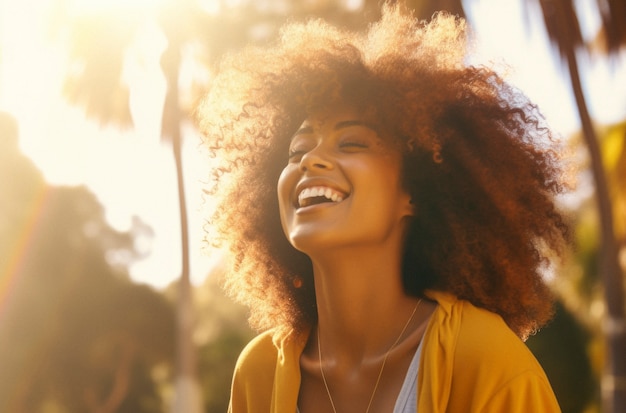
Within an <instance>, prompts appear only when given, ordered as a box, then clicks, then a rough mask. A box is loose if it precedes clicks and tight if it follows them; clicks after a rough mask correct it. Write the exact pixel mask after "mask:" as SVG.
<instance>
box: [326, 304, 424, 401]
mask: <svg viewBox="0 0 626 413" xmlns="http://www.w3.org/2000/svg"><path fill="white" fill-rule="evenodd" d="M421 302H422V299H421V298H420V299H419V301H418V302H417V304H416V305H415V308H414V309H413V312H412V313H411V317H409V319H408V321H407V322H406V324H405V325H404V328H402V331H401V332H400V335H399V336H398V338H397V339H396V341H394V343H393V344H392V345H391V347H389V350H387V353H386V354H385V357H384V358H383V364H382V365H381V366H380V371H379V372H378V377H377V378H376V384H375V385H374V390H373V391H372V395H371V396H370V401H369V403H368V404H367V409H366V410H365V413H369V411H370V407H371V406H372V401H373V400H374V395H375V394H376V390H378V384H379V383H380V378H381V377H382V375H383V370H384V369H385V363H387V357H388V356H389V353H391V350H393V349H394V347H395V346H396V345H397V344H398V343H399V342H400V339H401V338H402V336H403V335H404V332H405V331H406V329H407V328H408V327H409V324H411V320H413V316H415V313H416V312H417V307H419V305H420V303H421ZM317 356H318V359H319V363H320V373H322V381H323V382H324V387H325V388H326V394H328V400H330V405H331V406H332V408H333V412H334V413H337V409H336V408H335V402H334V401H333V396H331V395H330V389H329V388H328V383H327V382H326V376H325V375H324V369H323V368H322V345H321V343H320V328H319V324H318V326H317Z"/></svg>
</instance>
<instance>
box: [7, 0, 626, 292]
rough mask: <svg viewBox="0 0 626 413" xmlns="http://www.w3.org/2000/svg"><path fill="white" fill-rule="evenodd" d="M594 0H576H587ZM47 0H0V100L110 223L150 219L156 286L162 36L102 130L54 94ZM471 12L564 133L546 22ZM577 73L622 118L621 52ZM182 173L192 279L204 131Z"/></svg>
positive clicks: (162, 197) (55, 175)
mask: <svg viewBox="0 0 626 413" xmlns="http://www.w3.org/2000/svg"><path fill="white" fill-rule="evenodd" d="M593 1H595V0H580V1H579V2H578V4H579V5H580V7H581V9H582V10H591V8H590V7H589V6H588V5H589V4H592V2H593ZM45 4H47V1H46V0H22V1H16V0H0V110H2V111H7V112H9V113H11V114H12V115H13V116H15V117H16V118H17V119H18V122H19V124H20V145H21V148H22V151H23V152H24V154H26V155H27V156H28V157H30V158H31V159H32V160H33V162H35V164H36V165H37V166H38V167H39V169H40V170H41V171H42V172H43V173H44V176H45V178H46V180H47V181H48V182H49V183H51V184H54V185H86V186H87V187H88V188H89V189H90V190H92V191H93V192H94V193H95V194H96V196H97V197H98V198H99V200H100V201H101V202H102V204H103V205H104V207H105V209H106V216H107V220H108V221H109V223H110V224H111V225H112V226H113V227H114V228H116V229H119V230H129V229H130V228H131V226H132V221H133V217H139V218H140V219H141V220H142V221H144V222H145V223H146V224H147V225H149V226H150V227H152V229H153V231H154V237H153V238H152V239H150V240H149V239H140V240H139V246H140V247H141V249H142V250H145V251H150V254H149V256H148V257H147V258H145V259H143V260H140V261H138V262H136V263H135V264H133V265H132V266H131V268H130V275H131V277H132V278H133V279H134V280H135V281H137V282H140V283H148V284H150V285H152V286H154V287H156V288H162V287H165V286H166V285H168V284H169V283H170V282H172V281H173V280H175V279H176V278H178V277H179V275H180V260H181V259H180V247H179V245H180V232H179V228H178V205H177V202H178V200H177V194H176V181H175V178H176V176H175V169H174V162H173V157H172V154H171V149H170V147H169V146H168V145H165V144H162V143H161V142H160V138H159V124H160V115H159V114H160V110H161V105H162V102H163V94H164V91H165V83H164V79H163V77H162V74H161V73H160V72H159V69H158V57H159V53H160V52H161V51H162V49H163V47H164V43H163V42H164V40H163V39H162V37H161V36H160V33H159V32H158V30H157V29H156V28H155V27H153V26H151V25H149V24H148V25H146V27H145V28H144V30H143V31H142V32H141V36H139V38H138V40H137V43H136V44H135V47H134V48H133V49H131V51H130V52H129V53H131V54H132V53H134V54H132V56H131V57H132V58H131V59H130V62H131V63H129V64H128V66H127V68H126V72H125V73H126V78H127V80H128V82H129V84H131V85H132V89H131V99H132V102H131V103H132V108H133V116H134V118H135V123H136V128H135V130H133V131H129V132H124V133H120V131H118V130H115V129H107V130H101V129H100V128H98V126H96V125H94V124H93V123H92V122H89V121H87V120H86V119H85V118H84V115H83V113H82V111H81V110H80V109H79V108H75V107H70V106H69V105H68V104H67V103H66V102H65V101H64V100H63V98H62V97H61V93H60V91H61V80H62V75H63V71H64V70H65V62H64V61H63V58H62V57H61V56H62V55H63V53H62V52H63V50H62V49H61V48H60V46H59V45H54V44H50V42H49V41H48V40H47V38H46V33H45V30H44V26H43V24H42V22H43V17H44V15H43V13H44V10H45V7H44V6H45ZM466 5H467V6H469V7H467V9H468V19H469V20H470V23H473V24H474V27H475V28H476V33H475V35H476V37H477V48H478V53H477V55H476V56H477V58H476V60H477V61H490V62H493V63H494V64H497V65H498V67H500V68H501V69H500V70H501V71H502V73H504V74H505V76H507V77H508V79H509V81H510V82H511V83H513V84H515V85H516V86H518V87H519V88H521V89H522V90H523V91H524V92H525V93H526V94H527V95H528V96H529V97H530V98H531V100H533V101H535V102H536V103H537V104H538V105H539V107H540V108H541V109H542V110H543V112H544V113H545V115H546V117H547V119H548V121H549V122H550V123H551V124H552V126H553V128H555V129H556V130H557V131H558V132H560V133H561V134H562V135H564V136H567V135H569V134H571V133H573V132H575V131H576V130H578V129H579V123H578V120H577V115H576V111H575V107H574V104H573V102H572V97H571V93H570V91H569V87H568V86H569V80H568V77H567V73H566V72H565V71H563V70H562V67H561V66H560V65H559V63H558V61H556V60H555V59H554V57H553V54H552V50H551V49H550V47H549V45H548V42H547V40H546V36H545V33H544V31H543V28H542V26H539V25H535V26H533V27H530V28H528V27H526V26H525V20H524V17H523V13H522V9H521V1H520V0H470V1H468V2H466ZM583 15H584V16H585V27H586V28H587V30H588V31H589V32H590V33H592V32H593V31H594V27H597V24H598V21H599V19H598V17H597V16H596V15H594V13H592V12H590V11H587V12H585V13H583ZM582 76H583V79H584V80H585V88H586V95H587V98H588V100H589V106H590V110H591V113H592V116H593V117H594V119H596V120H597V121H598V122H601V123H610V122H615V121H618V120H623V119H625V118H626V58H624V56H623V55H622V56H621V59H620V60H618V61H617V62H615V63H614V65H613V66H609V65H607V64H606V60H605V59H595V60H585V61H584V62H583V70H582ZM185 135H186V141H185V145H184V154H183V156H184V162H185V167H186V170H185V175H186V182H187V194H188V202H189V213H190V230H191V234H190V241H191V249H192V256H191V277H192V281H193V282H194V283H195V284H199V283H200V282H202V280H203V279H204V278H205V276H206V274H207V273H209V271H210V269H211V268H212V266H213V265H214V264H215V262H216V261H217V260H218V258H219V254H216V253H215V252H213V253H207V252H206V251H205V248H204V246H205V244H204V243H203V239H204V237H205V235H206V234H204V232H203V222H204V221H203V220H204V216H203V214H202V209H201V201H202V200H201V190H200V186H199V182H200V181H201V180H202V179H203V177H205V176H206V174H207V173H208V172H207V171H208V166H207V160H206V159H205V158H204V157H203V155H202V154H201V153H200V151H198V149H197V146H198V145H199V143H200V138H199V136H197V135H196V134H195V133H194V132H193V130H191V129H190V128H187V129H186V134H185Z"/></svg>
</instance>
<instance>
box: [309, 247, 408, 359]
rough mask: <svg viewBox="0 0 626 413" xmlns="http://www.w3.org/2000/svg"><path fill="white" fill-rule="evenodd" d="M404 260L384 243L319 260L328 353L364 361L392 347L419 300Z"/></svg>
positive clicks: (316, 269) (321, 312)
mask: <svg viewBox="0 0 626 413" xmlns="http://www.w3.org/2000/svg"><path fill="white" fill-rule="evenodd" d="M400 261H401V260H400V257H397V256H396V257H389V256H388V255H386V254H381V253H380V250H379V249H372V251H365V252H364V251H362V250H359V251H358V252H357V251H350V250H345V249H342V250H341V251H334V252H332V253H328V254H326V255H325V256H324V257H320V258H319V259H314V260H313V268H314V273H315V289H316V298H317V306H318V317H319V322H318V323H319V324H318V332H319V333H320V334H321V341H322V346H323V347H324V349H325V350H324V354H325V357H328V358H332V359H337V360H343V361H345V362H347V363H351V362H353V363H359V362H360V361H361V360H362V359H364V358H369V357H371V356H372V355H379V354H381V355H382V354H384V353H385V352H386V351H387V350H388V349H389V347H390V346H391V344H392V343H393V342H394V341H395V339H396V338H397V336H398V334H399V333H400V331H401V330H402V328H403V326H404V324H405V323H406V322H407V320H408V319H409V317H410V316H411V314H412V312H413V310H414V308H415V306H416V304H417V299H416V298H414V297H409V296H407V295H406V294H405V292H404V288H403V285H402V275H401V268H400ZM415 318H417V317H415ZM409 330H410V326H409Z"/></svg>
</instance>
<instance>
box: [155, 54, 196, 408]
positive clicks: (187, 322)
mask: <svg viewBox="0 0 626 413" xmlns="http://www.w3.org/2000/svg"><path fill="white" fill-rule="evenodd" d="M162 66H163V70H164V72H165V77H166V80H167V95H166V97H165V105H164V108H163V122H162V133H163V136H164V137H165V138H166V139H170V140H171V144H172V151H173V153H174V162H175V164H176V180H177V184H178V204H179V211H180V232H181V249H182V251H181V252H182V272H181V276H180V282H179V292H178V301H177V329H176V373H175V375H176V377H175V380H176V382H175V394H174V402H173V404H172V408H171V410H172V412H174V413H179V412H185V413H200V412H202V395H201V391H200V386H199V384H198V380H197V372H196V354H195V347H194V344H193V340H192V336H193V327H194V317H193V297H192V290H191V280H190V270H189V223H188V219H187V201H186V196H185V182H184V174H183V159H182V136H181V115H180V108H179V101H180V100H179V90H178V74H179V68H180V47H179V46H178V45H177V44H175V43H174V42H171V44H170V45H169V47H168V49H167V50H166V51H165V53H164V55H163V58H162Z"/></svg>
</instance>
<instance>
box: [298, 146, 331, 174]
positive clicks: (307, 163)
mask: <svg viewBox="0 0 626 413" xmlns="http://www.w3.org/2000/svg"><path fill="white" fill-rule="evenodd" d="M332 168H333V163H332V161H331V160H330V159H329V157H328V154H325V153H323V149H322V148H320V147H319V146H318V147H316V148H314V149H312V150H310V151H308V152H307V153H305V154H304V155H303V156H302V159H300V170H301V171H302V172H305V171H311V170H315V169H322V170H324V169H332Z"/></svg>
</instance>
